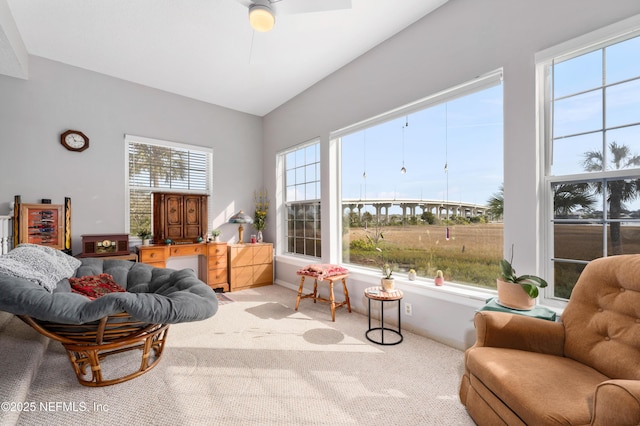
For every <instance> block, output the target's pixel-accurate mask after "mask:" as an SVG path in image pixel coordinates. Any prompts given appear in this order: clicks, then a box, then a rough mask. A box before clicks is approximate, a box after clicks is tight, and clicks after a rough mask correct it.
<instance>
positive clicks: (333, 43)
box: [0, 0, 448, 116]
mask: <svg viewBox="0 0 640 426" xmlns="http://www.w3.org/2000/svg"><path fill="white" fill-rule="evenodd" d="M249 1H250V0H108V1H105V0H55V1H52V0H0V3H2V2H4V3H5V5H4V8H3V7H2V6H3V5H2V4H0V14H3V11H4V16H1V17H0V18H2V19H0V62H3V63H4V64H3V65H11V63H10V62H9V61H15V60H16V59H15V57H16V56H18V55H15V53H16V52H15V49H16V47H15V46H16V43H15V40H14V41H13V43H11V40H10V39H11V37H10V36H11V27H12V25H15V28H16V29H17V32H18V33H19V38H20V39H21V41H22V43H23V46H24V48H25V49H26V52H27V53H28V55H35V56H40V57H43V58H47V59H51V60H54V61H58V62H62V63H65V64H69V65H73V66H76V67H80V68H83V69H87V70H91V71H95V72H99V73H102V74H106V75H110V76H113V77H117V78H120V79H123V80H127V81H131V82H135V83H139V84H142V85H145V86H149V87H153V88H157V89H161V90H165V91H167V92H171V93H175V94H179V95H183V96H187V97H190V98H194V99H198V100H201V101H205V102H208V103H211V104H216V105H220V106H223V107H227V108H231V109H234V110H238V111H242V112H246V113H250V114H254V115H258V116H264V115H266V114H267V113H269V112H270V111H272V110H273V109H275V108H277V107H278V106H279V105H281V104H283V103H285V102H286V101H287V100H289V99H291V98H292V97H294V96H295V95H297V94H298V93H300V92H302V91H304V90H305V89H307V88H309V87H310V86H312V85H313V84H314V83H316V82H318V81H319V80H321V79H323V78H324V77H326V76H327V75H329V74H331V73H332V72H334V71H336V70H337V69H339V68H341V67H342V66H344V65H346V64H347V63H349V62H350V61H352V60H354V59H355V58H357V57H358V56H360V55H362V54H363V53H365V52H366V51H368V50H370V49H371V48H373V47H374V46H376V45H377V44H379V43H381V42H383V41H384V40H386V39H388V38H390V37H392V36H393V35H394V34H396V33H398V32H400V31H401V30H403V29H404V28H406V27H407V26H409V25H411V24H412V23H413V22H415V21H417V20H419V19H421V18H422V17H424V16H425V15H427V14H428V13H430V12H431V11H433V10H434V9H436V8H437V7H439V6H441V5H442V4H444V3H445V2H446V1H448V0H351V7H350V8H346V9H338V10H330V11H320V12H312V13H295V14H294V13H291V14H285V13H279V14H278V12H277V11H278V9H276V13H277V15H276V24H275V27H274V29H273V30H272V31H270V32H267V33H260V32H256V31H254V30H253V29H252V28H251V27H250V26H249V22H248V9H247V7H246V4H247V3H248V2H249ZM271 1H274V0H271ZM327 1H330V0H279V1H278V3H280V5H281V6H290V5H291V4H293V2H297V3H299V4H309V5H310V6H312V7H315V6H317V5H319V4H320V3H322V2H327ZM313 3H315V5H314V4H313ZM342 3H344V0H343V1H342ZM347 3H348V2H347ZM7 5H8V8H7V7H6V6H7ZM274 6H276V7H277V6H278V5H277V4H276V5H274ZM281 9H282V10H283V11H286V10H287V9H286V8H284V7H281ZM7 10H8V11H9V13H7ZM7 15H9V16H7ZM11 21H13V23H12V22H11ZM3 30H4V31H3ZM3 37H4V39H3ZM7 39H9V40H8V41H9V42H7ZM3 41H4V43H3ZM6 45H10V46H13V49H11V48H9V49H7V48H6ZM3 68H6V66H5V67H3ZM0 72H1V71H0ZM25 77H26V78H28V76H25Z"/></svg>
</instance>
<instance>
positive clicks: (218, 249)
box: [209, 243, 227, 256]
mask: <svg viewBox="0 0 640 426" xmlns="http://www.w3.org/2000/svg"><path fill="white" fill-rule="evenodd" d="M226 255H227V245H226V244H214V243H209V256H226Z"/></svg>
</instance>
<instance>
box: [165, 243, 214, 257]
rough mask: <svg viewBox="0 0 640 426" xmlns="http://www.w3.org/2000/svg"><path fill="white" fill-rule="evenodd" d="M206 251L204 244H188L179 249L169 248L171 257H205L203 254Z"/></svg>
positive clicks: (178, 247) (177, 247) (175, 247)
mask: <svg viewBox="0 0 640 426" xmlns="http://www.w3.org/2000/svg"><path fill="white" fill-rule="evenodd" d="M206 249H207V246H205V245H204V244H202V245H193V244H189V245H185V246H183V247H180V246H179V245H177V246H171V249H170V250H171V256H199V255H206V252H205V250H206Z"/></svg>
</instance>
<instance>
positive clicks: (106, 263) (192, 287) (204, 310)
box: [0, 258, 218, 324]
mask: <svg viewBox="0 0 640 426" xmlns="http://www.w3.org/2000/svg"><path fill="white" fill-rule="evenodd" d="M102 273H105V274H110V275H112V276H113V278H114V280H115V282H117V283H118V284H119V285H121V286H122V287H124V288H125V289H127V291H126V292H124V293H110V294H106V295H104V296H102V297H100V298H98V299H96V300H90V299H89V298H87V297H85V296H82V295H80V294H76V293H72V292H71V287H70V285H69V280H67V279H63V280H61V281H59V282H58V283H57V286H56V289H55V290H54V291H53V293H49V292H48V291H47V290H46V289H45V288H44V287H42V286H40V285H38V284H37V283H34V282H32V281H28V280H25V279H22V278H16V277H11V276H8V275H5V274H1V273H0V310H2V311H6V312H11V313H13V314H16V315H28V316H30V317H33V318H36V319H39V320H41V321H51V322H57V323H63V324H83V323H87V322H91V321H96V320H98V319H100V318H102V317H104V316H108V315H112V314H116V313H119V312H127V313H128V314H129V315H131V316H132V317H133V318H135V319H137V320H139V321H145V322H149V323H156V324H175V323H180V322H188V321H200V320H203V319H206V318H209V317H211V316H213V315H214V314H215V313H216V312H217V310H218V299H217V297H216V295H215V292H214V291H213V290H212V289H211V288H210V287H209V286H208V285H206V284H205V283H203V282H202V281H200V280H199V279H198V277H196V275H195V273H194V272H193V271H192V270H190V269H183V270H181V271H176V270H172V269H162V268H154V267H152V266H149V265H146V264H144V263H134V262H129V261H127V260H103V259H100V258H84V259H82V264H81V265H80V267H79V268H78V269H77V270H76V273H75V276H76V277H81V276H86V275H99V274H102Z"/></svg>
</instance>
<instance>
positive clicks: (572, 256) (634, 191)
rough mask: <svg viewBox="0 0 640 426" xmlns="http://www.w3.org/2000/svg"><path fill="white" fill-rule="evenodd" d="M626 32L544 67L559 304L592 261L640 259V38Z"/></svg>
mask: <svg viewBox="0 0 640 426" xmlns="http://www.w3.org/2000/svg"><path fill="white" fill-rule="evenodd" d="M621 33H622V32H621ZM623 33H624V34H625V35H624V36H623V37H618V38H609V39H608V41H604V42H601V43H598V44H595V45H594V43H593V42H592V41H590V42H589V43H588V46H589V47H587V48H582V47H580V46H577V47H574V48H573V49H571V50H570V51H567V52H563V53H561V54H556V55H552V56H551V57H548V58H545V59H544V60H541V61H539V66H538V69H539V73H541V74H542V76H541V77H540V78H541V81H542V82H543V84H542V85H541V86H542V87H544V88H545V91H544V93H543V95H542V96H541V99H543V100H544V105H545V106H546V107H545V110H544V114H543V116H544V117H546V118H547V120H546V122H545V125H544V128H545V130H546V132H545V134H546V153H547V162H546V171H545V174H546V183H545V186H546V188H547V191H548V192H547V194H548V199H549V200H550V202H549V205H550V206H551V208H549V209H548V210H547V212H546V214H547V215H548V220H547V221H546V222H547V223H549V224H550V227H549V232H548V235H549V236H550V239H549V241H548V244H547V247H548V248H547V250H548V252H549V255H548V256H547V257H548V261H549V269H551V271H550V274H549V275H550V276H553V280H552V289H553V290H552V292H551V293H552V294H551V295H550V296H551V297H552V298H556V299H568V298H569V296H570V295H571V291H572V289H573V286H574V285H575V283H576V280H577V279H578V276H579V275H580V273H581V272H582V270H583V269H584V267H585V265H586V264H587V263H588V262H589V261H590V260H593V259H595V258H597V257H603V256H612V255H618V254H623V253H627V254H628V253H640V239H639V238H638V237H637V236H638V235H640V62H639V61H638V60H637V58H638V57H640V37H639V36H638V35H639V34H638V32H636V33H635V34H633V33H629V32H627V31H624V32H623Z"/></svg>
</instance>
